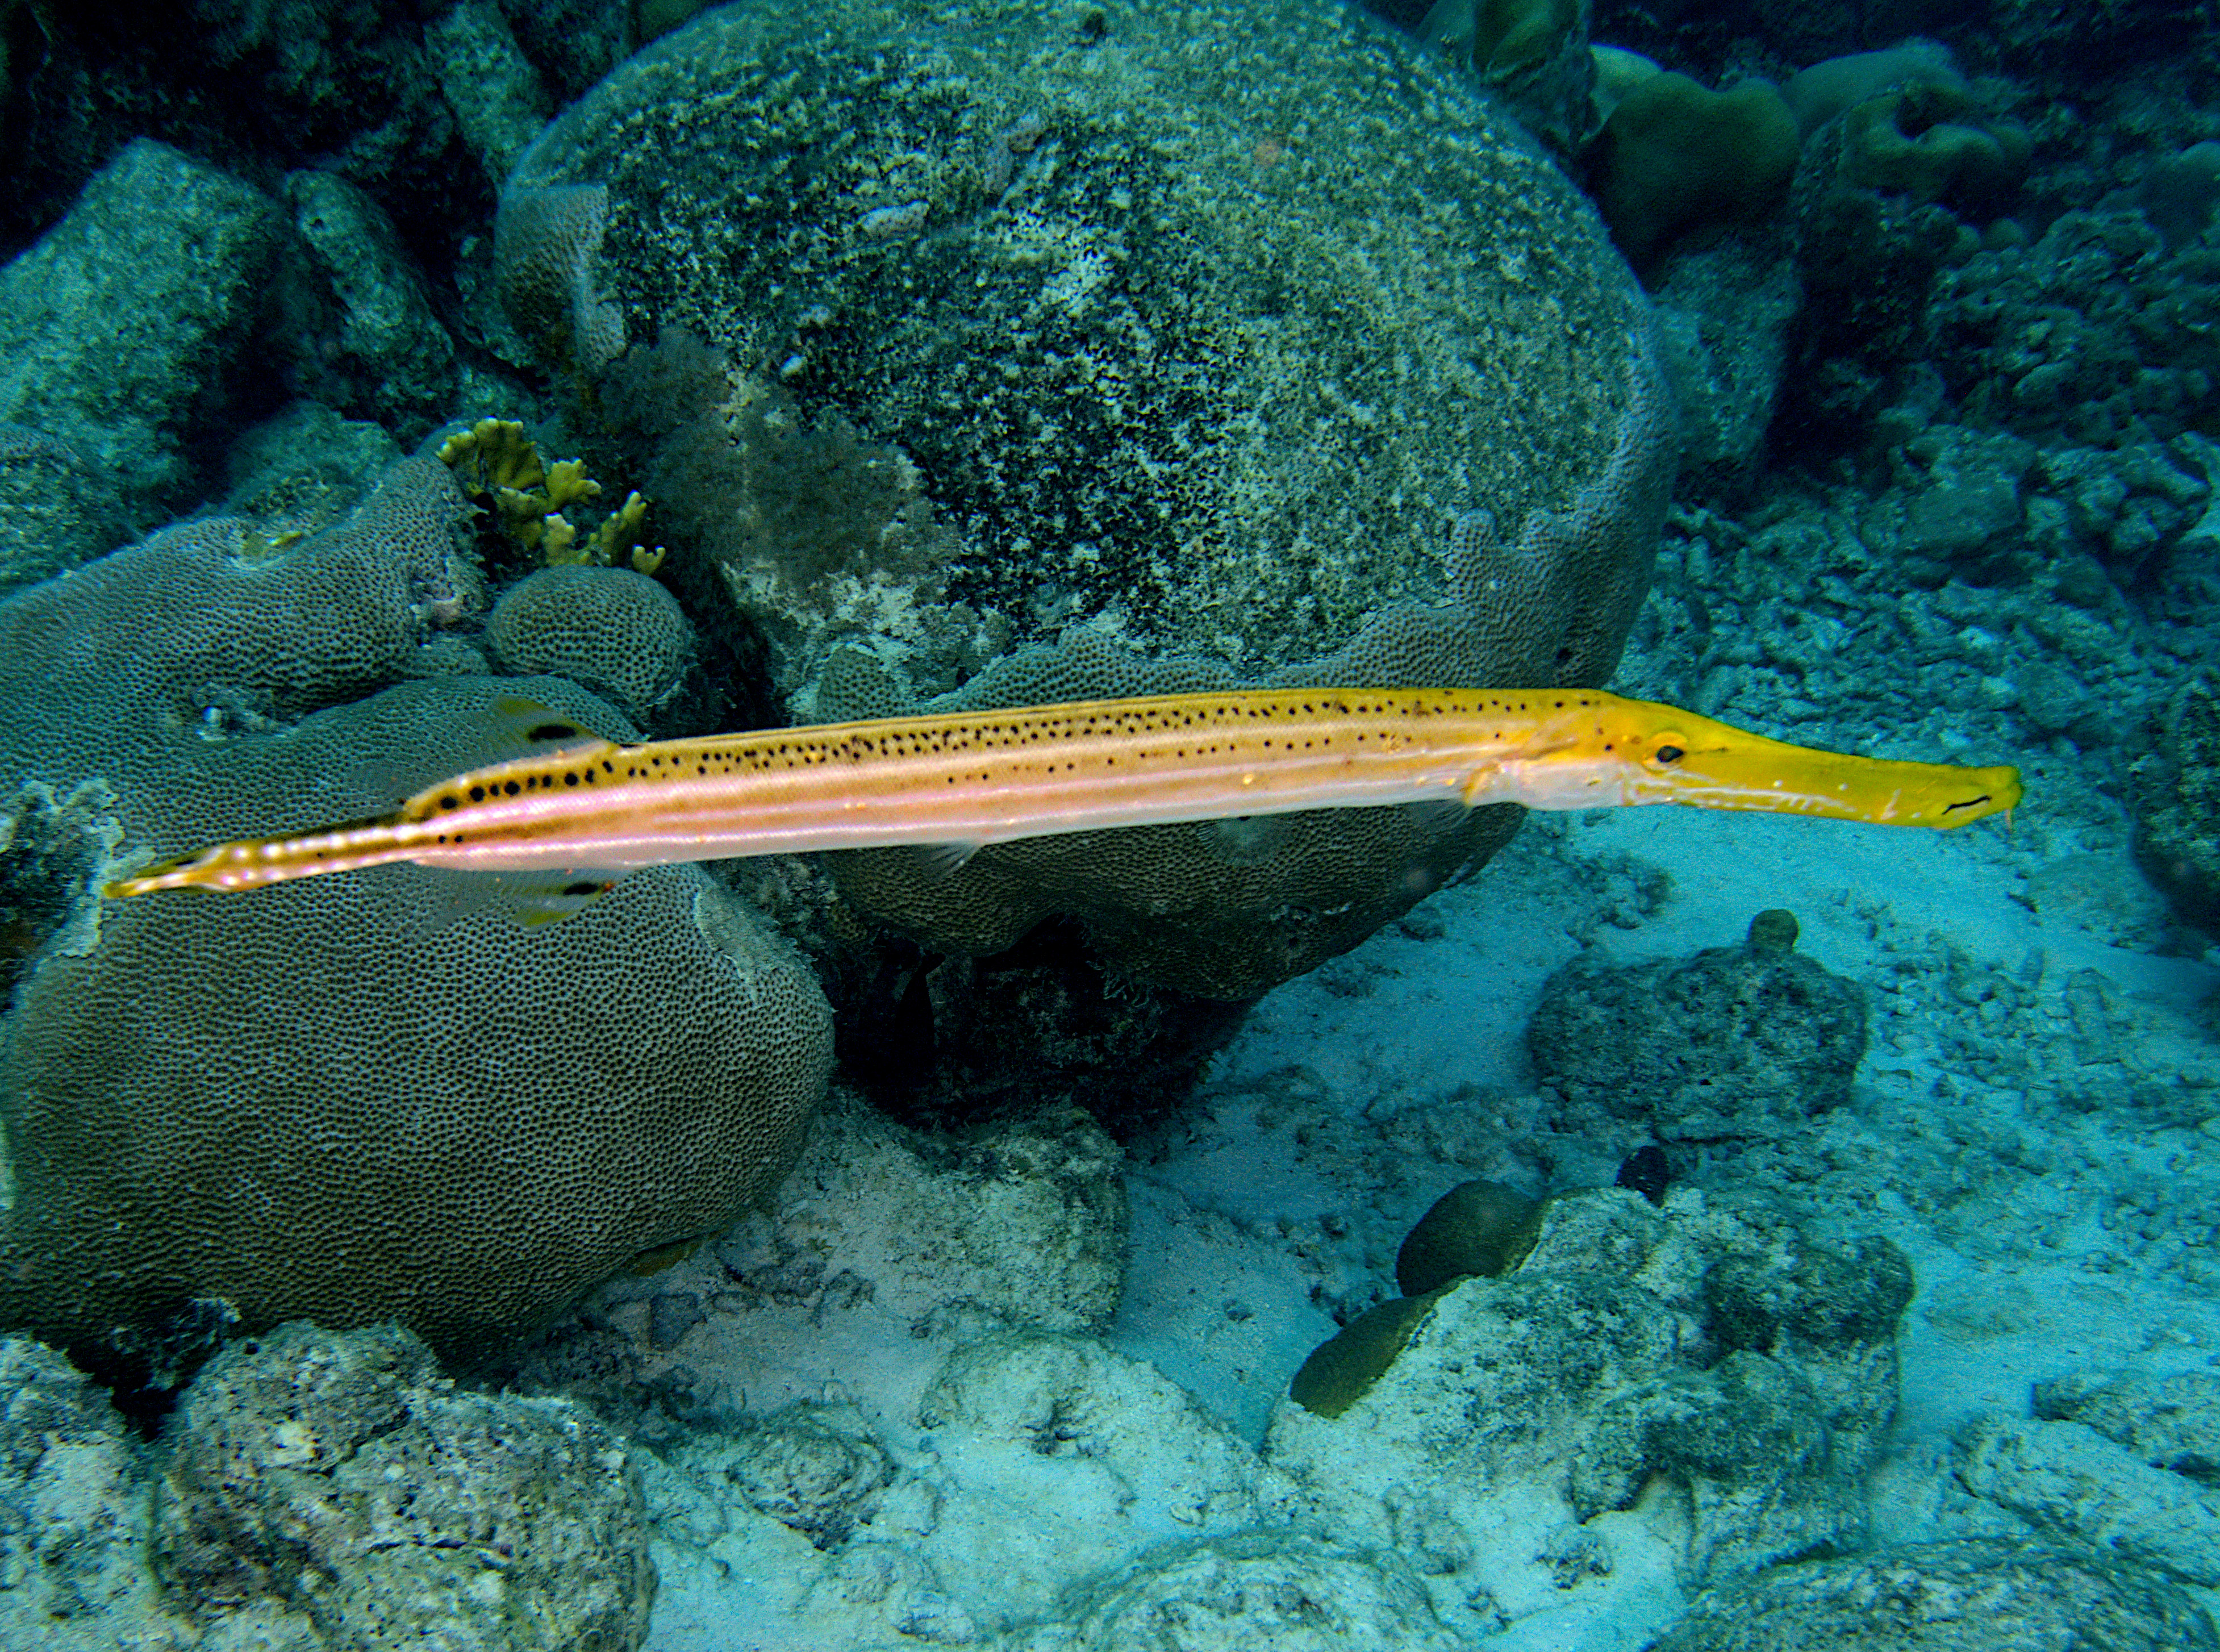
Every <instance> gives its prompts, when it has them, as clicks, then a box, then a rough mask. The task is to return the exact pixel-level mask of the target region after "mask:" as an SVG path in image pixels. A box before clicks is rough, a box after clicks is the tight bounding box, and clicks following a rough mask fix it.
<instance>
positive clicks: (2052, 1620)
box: [1651, 1538, 2220, 1652]
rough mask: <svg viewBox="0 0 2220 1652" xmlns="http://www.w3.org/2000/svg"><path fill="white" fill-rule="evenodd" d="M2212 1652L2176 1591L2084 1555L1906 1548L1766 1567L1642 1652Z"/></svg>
mask: <svg viewBox="0 0 2220 1652" xmlns="http://www.w3.org/2000/svg"><path fill="white" fill-rule="evenodd" d="M2050 1646H2057V1647H2069V1646H2090V1647H2097V1646H2101V1647H2105V1648H2106V1649H2108V1652H2211V1649H2212V1648H2214V1647H2215V1646H2220V1639H2216V1637H2215V1636H2214V1635H2213V1632H2212V1623H2211V1618H2209V1617H2208V1616H2207V1615H2206V1613H2205V1611H2204V1607H2203V1606H2202V1605H2199V1604H2198V1602H2197V1600H2196V1599H2194V1598H2193V1597H2192V1595H2191V1594H2190V1593H2189V1592H2188V1591H2186V1589H2183V1588H2181V1587H2179V1586H2178V1585H2175V1584H2173V1583H2169V1582H2167V1580H2165V1579H2164V1578H2162V1577H2160V1576H2158V1575H2156V1574H2154V1573H2151V1572H2149V1571H2147V1570H2145V1569H2143V1568H2141V1567H2137V1566H2133V1565H2130V1564H2127V1563H2125V1562H2120V1561H2116V1560H2112V1559H2110V1558H2107V1557H2105V1555H2102V1554H2100V1553H2097V1552H2092V1551H2091V1550H2088V1549H2067V1548H2055V1547H2052V1546H2049V1545H2047V1544H2043V1543H2022V1542H2016V1541H2012V1540H2010V1539H1999V1538H1977V1539H1965V1540H1957V1541H1945V1542H1941V1543H1905V1544H1901V1545H1899V1546H1897V1547H1894V1548H1890V1549H1879V1550H1877V1551H1875V1552H1874V1553H1873V1554H1870V1555H1847V1556H1844V1557H1843V1558H1840V1559H1836V1560H1816V1561H1807V1562H1804V1563H1802V1564H1801V1565H1796V1566H1780V1567H1775V1568H1774V1569H1773V1570H1771V1571H1769V1572H1766V1573H1763V1574H1760V1575H1758V1576H1756V1577H1753V1578H1749V1579H1747V1580H1742V1581H1738V1582H1736V1583H1733V1584H1730V1585H1727V1586H1725V1587H1720V1588H1718V1589H1715V1590H1713V1591H1712V1593H1709V1594H1706V1595H1704V1596H1702V1597H1701V1598H1700V1599H1698V1600H1697V1601H1696V1602H1695V1604H1694V1605H1693V1606H1691V1607H1690V1608H1689V1611H1688V1615H1687V1617H1685V1618H1682V1619H1681V1621H1680V1622H1679V1623H1677V1624H1674V1626H1673V1627H1672V1628H1671V1629H1670V1630H1668V1631H1667V1632H1666V1633H1665V1634H1664V1635H1663V1636H1660V1637H1659V1638H1658V1639H1657V1640H1656V1641H1655V1642H1653V1643H1651V1652H2025V1649H2028V1648H2030V1647H2050Z"/></svg>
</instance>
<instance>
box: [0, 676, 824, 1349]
mask: <svg viewBox="0 0 2220 1652" xmlns="http://www.w3.org/2000/svg"><path fill="white" fill-rule="evenodd" d="M520 686H522V687H525V688H526V689H527V691H528V692H531V693H533V694H534V695H537V696H538V697H539V698H540V699H541V700H543V701H548V702H551V703H552V704H554V705H555V706H557V707H558V708H559V709H561V710H563V711H564V712H565V713H566V714H569V715H571V716H572V717H574V718H577V719H578V720H580V721H582V722H586V723H588V724H589V725H594V724H598V725H600V726H602V727H603V728H604V729H605V731H607V732H612V733H616V734H622V733H624V732H627V731H625V730H624V729H623V727H622V726H621V725H620V724H616V723H615V722H614V719H613V718H612V716H611V714H609V713H608V711H607V710H606V709H605V708H603V709H602V710H600V711H599V712H598V713H596V712H595V711H594V710H593V708H592V702H591V701H589V699H588V698H587V697H586V696H585V695H583V694H582V693H580V692H579V691H578V690H577V689H570V688H569V687H568V685H566V684H564V683H561V682H560V681H559V680H557V679H553V678H533V679H525V680H524V683H523V684H521V685H520V684H518V683H514V682H510V681H504V682H488V681H485V680H482V679H454V680H451V681H446V682H434V683H409V684H403V685H401V686H399V687H397V688H395V689H390V690H388V691H387V692H386V693H384V694H383V695H378V696H377V697H375V698H373V699H371V700H370V701H364V702H361V703H359V704H356V705H351V706H346V707H340V708H334V709H333V710H330V711H327V712H323V713H320V714H316V715H315V716H313V717H311V718H309V719H307V720H304V721H303V722H302V723H301V724H300V725H299V726H296V728H294V729H293V730H291V731H290V732H287V733H286V734H284V735H283V736H278V737H274V738H271V739H262V740H256V741H252V742H243V743H240V744H239V745H234V746H232V747H230V748H228V750H226V751H223V752H222V754H221V757H220V758H219V759H218V760H215V761H212V762H211V763H209V764H208V765H207V766H206V767H204V768H203V769H202V770H197V771H196V779H197V780H198V781H199V782H200V784H199V786H198V787H196V789H195V790H194V792H193V793H192V794H190V795H187V794H186V793H184V790H183V789H179V791H178V792H177V793H174V794H172V795H171V796H170V797H167V798H165V799H164V800H162V801H163V803H164V805H165V814H168V815H169V817H170V818H171V819H172V820H181V819H188V818H190V819H192V820H197V821H200V822H203V823H204V825H203V826H201V827H200V828H199V829H197V830H196V831H193V832H189V833H187V834H186V835H187V836H188V837H189V838H199V837H202V836H204V835H213V836H222V835H227V833H228V832H230V831H232V830H234V829H238V828H239V827H241V826H244V825H245V824H246V823H247V822H249V821H254V822H259V827H260V829H269V828H271V827H275V828H277V829H280V830H283V829H286V828H288V827H291V826H301V825H305V824H307V823H308V820H309V819H325V818H337V819H348V818H354V817H357V816H359V815H361V814H365V813H367V812H368V810H367V809H365V808H364V807H362V804H363V803H364V801H365V793H364V792H362V791H355V790H352V789H351V788H350V786H349V784H348V782H346V780H345V779H344V778H343V777H342V776H345V775H346V772H347V771H348V770H350V769H352V770H358V771H363V770H367V771H369V772H373V773H374V772H377V771H378V770H388V771H391V770H399V769H402V768H403V767H404V765H408V764H421V767H422V769H423V770H425V771H427V772H430V773H443V772H452V770H454V769H455V768H457V767H458V766H467V764H468V759H467V757H465V756H464V751H463V748H462V746H461V742H460V741H458V738H457V733H456V732H457V731H458V730H468V729H470V728H471V727H472V726H479V727H482V726H484V723H485V720H486V717H487V714H488V711H489V708H490V706H491V704H492V703H493V702H494V701H496V699H498V698H499V697H501V696H504V695H509V694H513V693H514V692H516V691H517V689H518V688H519V687H520ZM458 758H459V759H461V760H460V761H459V762H458ZM356 783H357V784H359V783H360V782H356ZM227 817H228V818H227ZM451 899H452V895H451V893H450V888H449V884H448V882H447V881H446V880H441V879H439V878H437V877H435V876H430V875H427V874H426V873H423V872H421V871H420V870H417V869H415V868H410V867H396V868H389V869H380V870H377V871H375V872H370V873H363V874H348V875H343V876H336V877H328V878H321V879H317V880H315V881H313V882H301V883H290V884H285V885H282V886H279V887H278V888H272V889H269V890H266V891H260V892H258V893H257V894H255V895H249V896H238V897H209V896H205V895H196V894H190V893H189V894H184V895H182V897H178V896H153V897H148V898H146V899H143V900H140V901H132V902H128V903H115V904H111V905H109V907H107V908H106V909H105V910H103V913H101V915H100V921H99V924H98V938H97V943H96V944H93V945H91V946H90V948H89V949H86V950H83V951H61V952H59V953H58V954H57V955H55V956H52V957H48V958H47V959H46V960H45V961H44V963H42V964H41V966H40V967H39V968H38V969H37V970H36V972H35V973H34V974H33V975H32V976H31V977H30V978H29V980H28V983H27V984H26V985H25V986H24V988H23V989H22V994H21V996H20V998H19V1001H18V1007H17V1011H16V1023H15V1028H14V1036H13V1038H12V1039H11V1040H10V1042H9V1046H8V1049H7V1052H6V1057H5V1067H4V1088H5V1094H6V1101H5V1112H4V1122H5V1125H6V1127H7V1131H8V1139H9V1144H10V1146H11V1148H12V1150H13V1152H14V1155H15V1174H16V1182H17V1196H16V1205H15V1207H14V1209H13V1210H12V1211H11V1212H10V1213H9V1217H8V1220H7V1224H6V1225H5V1227H4V1228H3V1229H0V1259H4V1260H0V1273H4V1278H5V1282H4V1284H0V1323H6V1324H9V1325H28V1326H30V1327H32V1328H33V1329H34V1330H36V1331H37V1332H38V1333H39V1334H40V1335H41V1337H45V1338H47V1340H49V1341H56V1342H62V1343H79V1344H81V1343H85V1342H87V1341H90V1340H94V1339H97V1338H98V1337H101V1336H102V1335H103V1334H104V1333H105V1332H106V1331H108V1330H109V1327H111V1326H114V1325H153V1324H159V1323H161V1322H163V1321H165V1320H166V1319H168V1318H171V1317H173V1316H175V1315H177V1314H178V1312H181V1311H182V1310H184V1308H185V1307H186V1306H187V1305H189V1304H190V1303H191V1302H193V1301H195V1300H202V1299H220V1300H223V1301H225V1302H228V1303H229V1304H230V1305H231V1306H232V1307H233V1308H234V1310H235V1311H236V1312H238V1313H239V1315H240V1317H241V1318H242V1319H243V1320H244V1321H245V1322H246V1324H247V1325H250V1326H253V1325H269V1324H271V1323H273V1322H275V1321H277V1320H280V1319H285V1318H314V1319H316V1320H319V1321H321V1322H322V1323H324V1324H327V1325H361V1324H366V1323H370V1322H373V1321H376V1320H378V1319H384V1318H398V1319H400V1320H401V1321H402V1323H404V1324H406V1325H408V1326H409V1327H410V1328H411V1329H413V1330H415V1331H418V1332H419V1333H420V1334H421V1335H422V1336H424V1337H427V1339H430V1340H432V1341H433V1342H434V1343H442V1344H446V1345H450V1346H452V1345H453V1344H455V1343H459V1342H462V1341H465V1340H467V1339H469V1338H471V1337H478V1336H483V1335H485V1334H489V1333H491V1332H496V1331H502V1330H507V1329H513V1328H515V1327H519V1326H524V1325H531V1324H533V1323H534V1322H535V1321H538V1320H539V1319H542V1318H546V1316H547V1315H549V1314H551V1313H552V1312H555V1311H556V1310H557V1309H558V1308H559V1307H560V1306H563V1305H564V1303H565V1302H566V1301H567V1300H569V1299H570V1298H571V1297H572V1296H574V1295H575V1294H577V1293H578V1292H580V1291H582V1290H583V1289H584V1288H585V1287H588V1286H589V1285H591V1284H593V1283H594V1282H595V1281H598V1280H600V1279H602V1278H604V1277H606V1276H607V1275H609V1274H610V1273H612V1272H614V1271H615V1269H618V1268H619V1267H620V1266H621V1265H622V1264H623V1263H624V1262H626V1260H627V1258H629V1257H631V1256H633V1255H635V1254H636V1253H638V1252H640V1251H643V1250H651V1249H653V1248H655V1247H658V1246H661V1245H664V1244H670V1243H671V1242H673V1241H676V1240H679V1239H683V1238H687V1237H693V1236H695V1235H698V1234H702V1233H705V1232H708V1231H713V1230H714V1229H717V1228H719V1227H721V1226H723V1225H726V1223H728V1222H730V1221H731V1220H732V1219H733V1218H734V1217H735V1216H737V1215H738V1214H739V1212H740V1211H741V1210H742V1209H743V1208H745V1206H746V1205H747V1204H748V1203H749V1202H750V1201H751V1200H754V1199H756V1198H758V1197H760V1196H761V1195H762V1194H764V1193H765V1192H766V1191H767V1190H768V1188H770V1186H771V1185H773V1184H774V1183H775V1182H776V1179H777V1178H778V1177H779V1176H780V1175H783V1173H784V1171H785V1169H786V1166H787V1164H788V1163H789V1161H790V1159H791V1156H792V1155H793V1153H794V1151H795V1149H796V1147H797V1146H798V1144H799V1141H800V1132H801V1127H802V1125H803V1123H804V1122H805V1120H806V1119H808V1114H809V1112H810V1110H811V1108H812V1107H814V1105H815V1103H816V1100H817V1099H818V1097H819V1096H820V1094H821V1093H822V1090H823V1087H824V1083H825V1079H826V1069H827V1067H828V1064H829V1061H830V1049H831V1028H830V1025H829V1019H830V1018H829V1016H828V1015H827V1013H826V1009H825V1006H824V1001H823V999H822V997H821V995H820V994H819V992H818V989H817V986H816V983H815V982H814V978H812V977H811V976H810V975H809V973H808V970H807V969H805V968H804V967H803V966H802V965H801V963H800V962H799V961H798V960H796V959H795V958H794V957H791V956H790V955H789V954H788V953H786V952H785V951H783V949H782V948H780V947H779V946H777V945H776V944H774V943H772V942H771V941H770V940H769V939H768V938H766V937H765V936H764V934H763V933H762V932H761V931H760V930H758V928H757V927H756V926H755V925H754V923H753V921H752V920H751V918H750V916H749V915H748V914H747V913H746V912H745V908H743V907H740V906H739V904H738V903H737V902H736V901H733V899H731V898H730V897H729V896H727V895H725V894H724V893H723V892H722V891H721V890H720V889H719V888H717V887H716V886H715V885H714V884H712V883H711V882H709V881H708V879H707V878H706V877H704V876H702V873H701V872H700V871H699V870H698V869H695V868H692V867H683V868H667V869H662V870H655V871H651V872H645V873H642V874H639V875H638V876H633V877H631V878H628V879H627V880H625V881H624V882H621V883H620V884H619V885H618V886H617V887H616V888H614V890H613V891H612V892H611V893H610V894H609V895H608V896H607V897H605V898H604V899H603V900H602V901H600V902H598V903H596V905H595V906H593V907H590V908H589V909H588V910H587V911H585V912H583V913H580V914H579V915H577V916H576V917H574V918H572V919H571V920H569V921H567V922H565V923H563V924H560V925H557V926H552V927H543V928H537V929H533V928H527V927H525V926H521V925H519V924H517V923H515V922H514V921H513V920H511V918H510V917H509V916H508V914H506V913H503V912H502V911H499V910H497V909H480V910H477V911H475V912H465V913H464V914H463V915H461V916H459V917H451V916H450V915H449V913H447V911H446V907H447V904H448V902H449V901H451Z"/></svg>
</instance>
